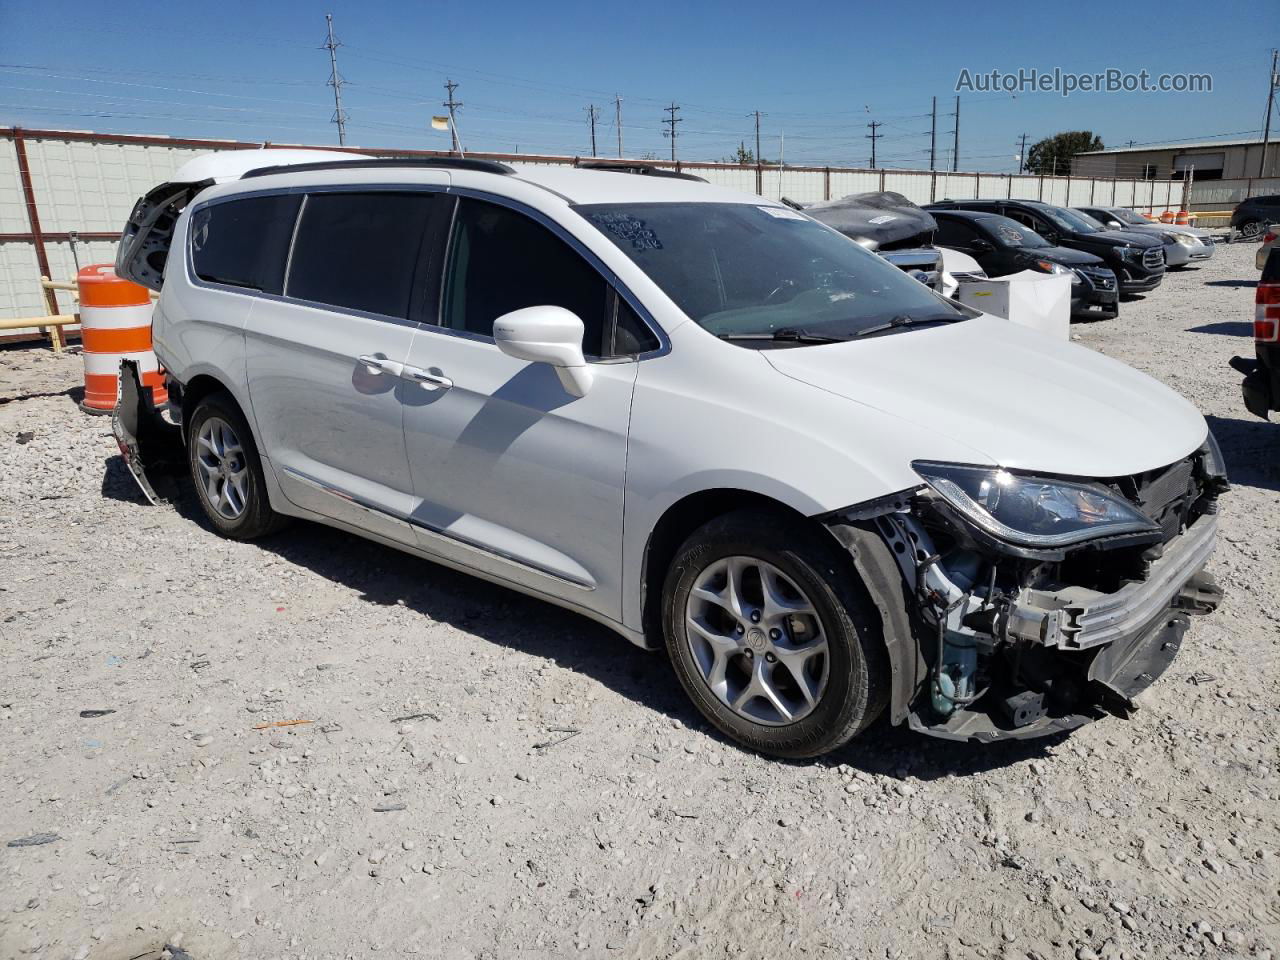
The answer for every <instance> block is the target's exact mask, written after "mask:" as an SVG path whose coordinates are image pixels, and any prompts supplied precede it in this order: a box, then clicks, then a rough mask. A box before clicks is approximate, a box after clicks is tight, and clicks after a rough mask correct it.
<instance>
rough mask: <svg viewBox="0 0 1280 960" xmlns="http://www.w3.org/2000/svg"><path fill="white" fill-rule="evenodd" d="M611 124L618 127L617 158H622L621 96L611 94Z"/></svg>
mask: <svg viewBox="0 0 1280 960" xmlns="http://www.w3.org/2000/svg"><path fill="white" fill-rule="evenodd" d="M613 124H614V126H615V127H617V128H618V158H619V159H621V158H622V98H621V97H620V96H618V95H617V94H616V93H615V94H614V95H613Z"/></svg>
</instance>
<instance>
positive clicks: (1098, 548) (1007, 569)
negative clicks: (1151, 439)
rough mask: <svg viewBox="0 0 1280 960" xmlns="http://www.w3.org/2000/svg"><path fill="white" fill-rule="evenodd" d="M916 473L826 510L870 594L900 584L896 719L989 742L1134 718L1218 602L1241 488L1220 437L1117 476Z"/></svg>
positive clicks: (936, 469)
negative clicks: (1219, 558)
mask: <svg viewBox="0 0 1280 960" xmlns="http://www.w3.org/2000/svg"><path fill="white" fill-rule="evenodd" d="M915 468H916V470H917V472H918V473H919V474H920V475H921V477H922V479H923V480H924V481H925V482H924V484H923V485H922V486H921V487H919V488H918V489H915V490H909V491H903V492H902V493H900V494H897V495H894V496H891V497H888V498H885V499H884V500H882V501H879V502H877V503H875V504H868V505H864V506H863V507H862V508H861V509H855V510H848V511H839V512H837V513H835V514H832V515H829V516H828V517H826V518H825V522H826V524H827V526H828V528H829V529H830V530H831V531H832V533H833V534H834V535H835V536H836V537H837V538H838V539H840V541H841V542H842V543H844V545H845V546H846V548H848V549H849V551H850V553H851V555H852V556H853V559H854V562H855V565H856V566H857V569H858V572H859V574H860V575H862V577H863V579H864V580H865V581H867V584H868V587H869V588H870V589H871V591H872V592H873V594H876V593H877V592H879V593H880V594H881V596H882V597H884V596H885V591H888V595H887V599H882V601H881V603H882V605H881V611H880V612H881V615H882V617H883V618H884V626H885V637H886V643H887V645H888V647H889V655H890V660H891V664H892V685H893V690H892V698H891V718H892V720H893V722H895V723H901V722H903V721H906V722H907V723H909V725H910V726H911V728H912V729H914V730H918V731H920V732H923V733H927V734H930V735H932V736H939V737H945V738H950V739H958V740H975V741H989V740H997V739H1005V738H1013V737H1035V736H1044V735H1047V734H1051V733H1055V732H1058V731H1063V730H1069V729H1071V728H1073V727H1077V726H1080V725H1081V724H1084V723H1087V722H1089V721H1090V720H1093V719H1097V718H1099V717H1101V716H1103V715H1105V714H1106V713H1112V714H1117V715H1121V716H1126V715H1128V713H1129V712H1130V711H1131V710H1132V709H1133V707H1134V698H1135V697H1136V696H1137V695H1138V694H1139V693H1141V692H1142V691H1143V690H1145V689H1146V688H1147V687H1148V686H1150V685H1151V684H1152V683H1153V682H1154V681H1155V680H1156V678H1158V677H1159V676H1160V675H1161V674H1162V673H1163V672H1164V671H1165V670H1166V669H1167V668H1168V666H1169V664H1170V663H1171V662H1172V660H1173V658H1174V656H1175V655H1176V653H1177V651H1178V648H1179V646H1180V645H1181V642H1182V638H1183V635H1184V634H1185V633H1186V630H1187V627H1188V625H1189V616H1190V615H1192V614H1203V613H1209V612H1212V611H1213V610H1214V609H1215V608H1216V607H1217V605H1218V603H1219V601H1220V600H1221V597H1222V591H1221V590H1220V589H1219V588H1218V586H1217V584H1216V583H1215V582H1214V581H1213V578H1212V577H1211V576H1210V575H1209V574H1208V573H1206V572H1205V571H1204V569H1203V568H1204V565H1205V563H1206V561H1207V560H1208V558H1209V556H1210V554H1211V553H1212V550H1213V545H1214V538H1215V535H1216V531H1217V515H1216V513H1217V499H1218V496H1219V495H1220V494H1221V493H1222V491H1224V490H1225V489H1226V488H1227V480H1226V475H1225V471H1224V469H1223V466H1222V458H1221V455H1220V453H1219V452H1218V449H1217V444H1216V442H1215V441H1214V440H1213V438H1212V435H1210V437H1209V439H1208V441H1207V442H1206V444H1205V445H1204V446H1203V447H1202V448H1201V449H1200V450H1198V451H1196V452H1195V453H1194V454H1192V455H1191V456H1189V457H1186V458H1185V459H1183V460H1180V461H1178V462H1177V463H1174V464H1171V465H1169V466H1167V467H1164V468H1161V469H1158V470H1152V471H1147V472H1145V473H1142V474H1138V475H1133V476H1126V477H1116V478H1110V479H1106V480H1088V481H1084V480H1079V479H1074V478H1063V477H1036V476H1030V475H1026V474H1021V473H1013V472H1010V471H1005V470H998V469H991V468H984V467H969V466H964V465H956V464H931V463H917V464H915ZM886 557H891V558H892V561H893V565H894V567H896V569H895V570H893V571H892V573H893V576H890V575H889V573H888V572H887V562H886V560H885V558H886ZM891 580H892V581H894V582H890V581H891ZM899 602H900V603H901V604H902V605H903V607H904V608H905V611H906V615H905V616H903V615H901V613H899V612H897V611H895V610H894V609H893V608H894V607H895V606H897V604H898V603H899Z"/></svg>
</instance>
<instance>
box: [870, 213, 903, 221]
mask: <svg viewBox="0 0 1280 960" xmlns="http://www.w3.org/2000/svg"><path fill="white" fill-rule="evenodd" d="M897 219H898V218H897V217H895V216H894V215H893V214H892V213H882V214H880V216H878V217H872V218H871V219H870V220H869V221H867V222H868V223H888V222H889V221H890V220H897Z"/></svg>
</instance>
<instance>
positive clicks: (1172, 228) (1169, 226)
mask: <svg viewBox="0 0 1280 960" xmlns="http://www.w3.org/2000/svg"><path fill="white" fill-rule="evenodd" d="M1126 229H1127V230H1130V231H1133V230H1140V231H1143V232H1145V233H1189V234H1191V236H1193V237H1199V238H1200V239H1202V240H1203V239H1204V238H1205V237H1211V236H1213V234H1212V233H1211V232H1210V231H1208V230H1204V229H1202V228H1200V227H1185V226H1183V227H1180V226H1178V225H1177V224H1176V223H1149V224H1147V225H1146V226H1144V227H1140V226H1137V225H1136V224H1135V225H1133V226H1130V227H1127V228H1126Z"/></svg>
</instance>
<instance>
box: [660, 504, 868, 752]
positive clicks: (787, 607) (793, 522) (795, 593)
mask: <svg viewBox="0 0 1280 960" xmlns="http://www.w3.org/2000/svg"><path fill="white" fill-rule="evenodd" d="M662 612H663V616H662V622H663V632H664V634H665V639H666V644H667V651H668V653H669V654H670V657H671V662H672V664H673V666H674V668H675V671H676V675H677V677H679V679H680V683H681V686H683V687H684V689H685V692H686V693H687V694H688V695H689V697H690V699H692V700H693V702H694V704H695V705H696V706H697V708H698V709H699V710H700V711H701V712H702V714H703V715H704V716H705V717H706V718H707V719H708V720H710V721H711V722H712V723H713V724H715V726H716V727H717V728H719V729H720V730H721V731H723V732H724V733H725V734H727V735H728V736H730V737H732V738H733V739H735V740H737V741H738V742H739V743H741V744H743V745H744V746H746V747H749V748H750V749H752V750H758V751H760V752H761V753H767V754H772V755H773V756H778V757H786V758H792V759H796V758H802V757H814V756H817V755H819V754H823V753H827V752H829V751H831V750H834V749H836V748H837V747H839V746H841V745H843V744H844V743H846V742H848V741H849V740H850V739H851V738H853V737H854V736H856V735H857V734H858V733H860V732H861V731H862V730H864V729H865V728H866V727H867V726H868V725H870V723H871V722H872V721H873V720H875V719H876V717H877V716H878V715H879V714H880V712H881V711H882V710H883V708H884V705H885V703H886V702H887V700H888V671H887V666H886V656H885V652H884V645H883V639H882V636H881V628H880V619H879V614H878V612H877V611H876V608H875V606H874V604H873V603H872V602H871V598H870V597H869V596H868V595H867V591H866V589H865V587H864V586H863V585H862V583H861V582H860V581H859V580H858V578H857V575H856V572H855V571H854V569H853V566H852V564H851V563H850V562H849V559H848V557H846V556H844V555H843V554H842V553H841V551H840V550H839V548H838V547H837V545H836V544H835V543H834V541H830V540H829V539H828V538H826V537H824V536H823V535H822V534H821V532H820V531H816V530H813V529H810V528H808V527H806V526H805V525H804V523H803V521H801V520H798V519H792V518H789V517H786V516H783V515H781V514H774V513H770V512H767V511H761V510H742V511H736V512H734V513H731V514H727V515H725V516H723V517H719V518H717V519H715V520H712V521H711V522H710V523H708V524H706V525H705V526H703V527H702V528H701V529H699V530H697V531H696V532H695V533H694V534H693V535H692V536H690V537H689V539H688V540H686V541H685V543H684V544H683V545H682V546H681V547H680V549H679V550H678V551H677V553H676V557H675V560H674V562H673V563H672V566H671V569H670V571H669V573H668V575H667V579H666V584H665V587H664V591H663V598H662Z"/></svg>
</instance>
